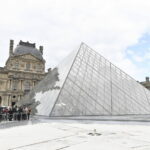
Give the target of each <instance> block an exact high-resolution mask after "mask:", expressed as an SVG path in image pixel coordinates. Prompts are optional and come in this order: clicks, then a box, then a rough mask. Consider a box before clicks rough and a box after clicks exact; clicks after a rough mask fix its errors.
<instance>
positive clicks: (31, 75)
mask: <svg viewBox="0 0 150 150" xmlns="http://www.w3.org/2000/svg"><path fill="white" fill-rule="evenodd" d="M13 47H14V41H13V40H10V47H9V58H8V59H7V61H6V63H5V66H4V67H0V106H13V105H15V104H16V102H18V101H20V100H21V98H22V97H23V96H24V95H25V94H27V93H28V92H29V91H30V90H31V89H33V87H34V86H35V85H36V84H37V83H38V82H39V81H41V80H42V79H43V78H44V77H45V75H46V72H45V60H44V58H43V46H40V47H39V49H37V48H36V45H35V43H33V44H32V43H29V42H23V41H20V42H19V44H18V45H17V47H16V48H15V49H14V48H13Z"/></svg>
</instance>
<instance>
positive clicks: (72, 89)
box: [19, 43, 150, 117]
mask: <svg viewBox="0 0 150 150" xmlns="http://www.w3.org/2000/svg"><path fill="white" fill-rule="evenodd" d="M57 76H58V78H57ZM19 103H20V104H28V105H31V106H32V107H36V112H35V113H36V114H38V115H45V116H62V117H63V116H92V115H93V116H96V115H130V114H150V92H149V91H148V90H147V89H146V88H144V87H143V86H142V85H140V84H139V83H138V82H137V81H135V80H134V79H133V78H132V77H130V76H129V75H127V74H126V73H125V72H123V71H122V70H120V69H119V68H117V67H116V66H115V65H113V64H112V63H110V62H109V61H108V60H106V59H105V58H104V57H103V56H101V55H100V54H98V53H97V52H95V51H94V50H92V49H91V48H90V47H88V46H87V45H86V44H84V43H82V44H81V45H80V48H79V50H78V51H73V52H72V53H71V54H70V55H69V56H68V57H67V58H66V59H64V61H63V62H62V63H60V65H58V67H57V68H55V69H54V70H53V71H52V72H50V73H49V74H48V75H47V76H46V78H45V79H44V80H43V81H41V82H40V83H39V84H38V85H37V86H36V88H35V89H34V90H32V91H31V92H30V94H29V95H28V96H26V97H25V99H24V100H23V101H20V102H19Z"/></svg>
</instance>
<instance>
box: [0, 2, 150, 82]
mask: <svg viewBox="0 0 150 150" xmlns="http://www.w3.org/2000/svg"><path fill="white" fill-rule="evenodd" d="M0 18H1V21H0V33H1V36H0V41H1V42H0V54H1V56H0V66H3V65H4V62H5V61H6V59H7V57H8V47H9V45H8V44H9V39H11V38H12V39H14V40H15V44H17V43H18V42H19V40H21V39H22V40H24V41H27V40H29V41H31V42H36V43H37V45H44V48H45V50H44V57H45V59H46V60H47V68H48V67H53V66H55V65H57V64H58V63H59V62H60V60H61V59H63V58H64V57H65V56H66V55H67V54H68V53H69V52H71V51H72V50H73V49H74V48H76V47H78V45H79V44H80V42H82V41H83V42H85V43H87V44H88V45H89V46H91V47H92V48H93V49H96V50H97V51H98V52H99V53H101V54H102V55H103V56H105V57H106V58H109V59H110V60H111V61H112V62H114V63H115V64H117V65H119V67H121V68H124V69H125V71H126V72H127V73H129V74H130V75H131V76H133V77H135V78H140V79H141V78H142V77H143V76H145V75H144V74H143V73H142V71H141V72H140V75H138V76H137V74H139V68H138V67H137V66H136V65H135V64H133V63H132V62H131V60H129V59H127V58H126V57H125V51H126V49H127V47H128V46H131V45H134V44H136V43H138V40H139V38H140V37H142V36H143V34H144V33H150V28H149V27H150V20H149V18H150V1H149V0H145V1H144V2H143V0H105V1H103V0H63V1H62V0H32V1H31V0H11V1H10V0H5V1H3V0H1V5H0ZM133 70H134V71H133ZM139 76H140V77H139Z"/></svg>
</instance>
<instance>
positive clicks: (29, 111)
mask: <svg viewBox="0 0 150 150" xmlns="http://www.w3.org/2000/svg"><path fill="white" fill-rule="evenodd" d="M30 114H31V108H30V107H28V112H27V116H28V120H29V119H30Z"/></svg>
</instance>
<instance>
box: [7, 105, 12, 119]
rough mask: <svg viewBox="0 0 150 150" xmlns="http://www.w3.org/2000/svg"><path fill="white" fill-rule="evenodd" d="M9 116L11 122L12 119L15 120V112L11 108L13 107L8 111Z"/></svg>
mask: <svg viewBox="0 0 150 150" xmlns="http://www.w3.org/2000/svg"><path fill="white" fill-rule="evenodd" d="M8 114H9V116H8V119H9V121H12V118H13V111H12V108H11V107H10V108H9V110H8Z"/></svg>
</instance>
